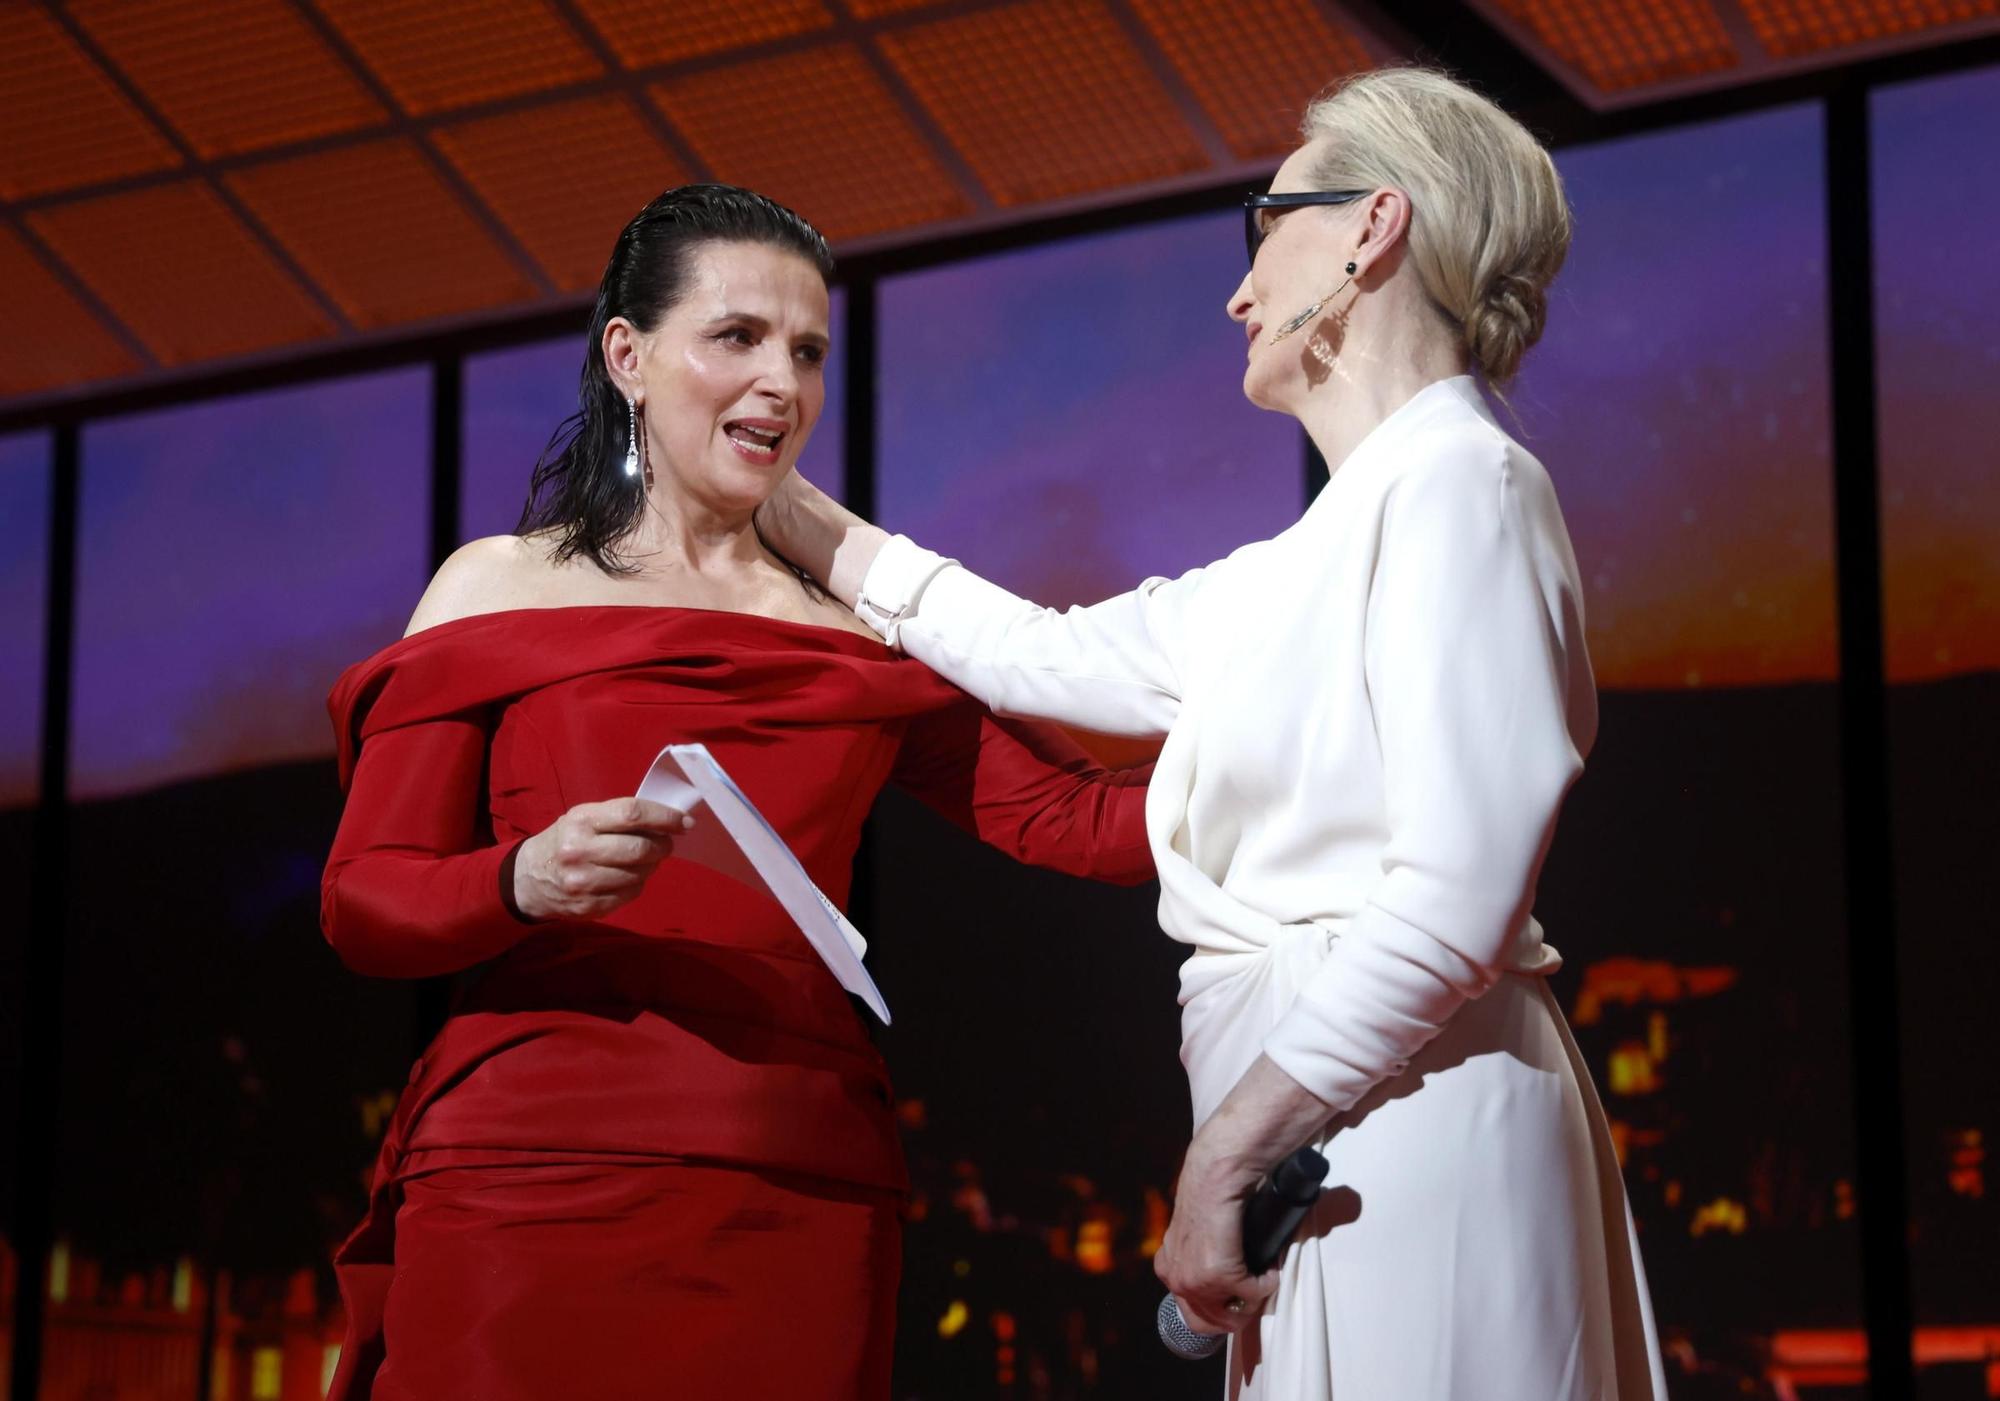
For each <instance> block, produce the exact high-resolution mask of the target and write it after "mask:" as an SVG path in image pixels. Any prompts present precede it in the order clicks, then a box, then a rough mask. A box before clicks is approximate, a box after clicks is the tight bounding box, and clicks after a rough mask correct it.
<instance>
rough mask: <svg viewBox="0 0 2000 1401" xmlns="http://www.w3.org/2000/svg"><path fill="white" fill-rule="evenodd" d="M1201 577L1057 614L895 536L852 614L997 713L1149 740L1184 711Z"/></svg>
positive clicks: (1147, 585)
mask: <svg viewBox="0 0 2000 1401" xmlns="http://www.w3.org/2000/svg"><path fill="white" fill-rule="evenodd" d="M1202 573H1203V571H1202V570H1199V569H1196V570H1193V571H1190V572H1189V573H1187V574H1184V575H1182V576H1181V577H1180V578H1178V579H1172V580H1169V579H1148V580H1146V582H1144V583H1143V584H1141V585H1139V587H1138V588H1136V589H1134V590H1132V591H1131V592H1130V593H1125V594H1120V595H1118V596H1117V597H1116V598H1111V599H1106V600H1105V601H1104V602H1103V603H1096V604H1092V605H1090V606H1089V607H1080V608H1071V609H1068V610H1067V611H1064V612H1057V611H1056V610H1055V609H1052V608H1042V607H1039V606H1038V605H1036V604H1033V603H1030V602H1028V601H1027V600H1026V599H1023V598H1017V597H1015V596H1014V595H1013V594H1011V593H1008V592H1007V591H1006V590H1005V589H1003V588H1000V587H999V586H998V585H996V584H990V583H988V582H987V581H986V580H984V579H982V578H980V577H979V576H978V575H976V574H974V573H972V572H971V571H970V570H968V569H966V568H965V567H964V566H962V565H960V564H959V563H958V562H957V561H955V560H949V559H946V558H944V557H943V556H942V555H938V554H934V553H933V552H931V551H930V550H926V549H923V548H921V547H920V546H918V545H917V544H916V543H914V542H913V541H911V540H910V539H908V538H907V537H905V536H901V535H898V536H895V537H894V538H893V539H891V540H890V541H889V543H888V544H886V545H884V546H883V547H882V551H881V553H880V554H878V555H877V556H876V557H875V562H874V564H873V565H871V566H870V567H869V570H868V575H867V577H866V578H865V579H863V580H862V582H861V596H860V597H859V598H858V599H857V600H856V601H855V605H854V611H855V612H856V613H857V614H859V615H860V616H861V618H862V619H863V620H865V621H866V622H867V623H868V624H869V625H870V626H871V627H873V628H874V629H875V630H876V631H877V632H879V633H880V634H881V635H882V638H883V640H884V641H886V642H887V643H888V644H889V645H890V646H892V647H896V648H899V649H900V650H902V651H903V652H905V653H907V654H908V655H910V656H912V657H915V658H917V659H918V660H919V661H921V662H923V663H924V664H925V665H926V666H929V667H930V668H931V669H932V670H933V671H936V672H938V673H939V674H940V675H942V676H944V677H945V678H946V679H947V680H949V681H951V682H952V683H953V684H954V685H956V686H958V687H959V688H960V689H961V690H964V691H966V692H969V693H970V694H971V695H973V696H975V697H977V698H978V699H979V700H980V701H983V702H984V703H985V704H986V705H987V707H988V708H989V709H992V710H994V711H997V712H999V713H1000V714H1003V715H1021V716H1035V717H1039V718H1042V719H1049V720H1059V721H1061V722H1063V723H1064V724H1068V725H1076V726H1079V727H1081V728H1083V729H1089V730H1096V731H1098V732H1099V733H1102V734H1114V735H1137V736H1149V737H1151V736H1159V735H1163V734H1165V733H1166V732H1167V728H1168V727H1169V726H1170V725H1172V724H1173V722H1174V717H1175V715H1177V714H1178V713H1179V711H1180V698H1181V695H1182V694H1183V686H1182V679H1181V678H1182V675H1183V665H1182V640H1183V637H1184V635H1185V632H1186V612H1187V606H1188V602H1189V600H1190V599H1191V598H1192V597H1193V595H1194V593H1195V591H1196V590H1197V589H1198V588H1199V587H1200V581H1201V576H1202Z"/></svg>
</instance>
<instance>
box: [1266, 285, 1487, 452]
mask: <svg viewBox="0 0 2000 1401" xmlns="http://www.w3.org/2000/svg"><path fill="white" fill-rule="evenodd" d="M1369 310H1371V311H1379V312H1380V313H1383V314H1378V315H1377V316H1376V317H1375V318H1374V319H1373V321H1372V323H1370V322H1363V323H1361V324H1354V323H1352V322H1350V323H1349V325H1348V327H1347V328H1346V333H1345V335H1344V336H1343V337H1342V338H1341V340H1340V342H1339V343H1338V346H1337V348H1334V347H1332V346H1329V347H1328V352H1329V353H1328V354H1327V355H1326V357H1325V358H1326V361H1327V373H1326V374H1325V375H1324V376H1322V377H1320V378H1318V379H1317V380H1315V381H1313V382H1310V383H1309V384H1308V385H1307V386H1306V387H1305V389H1304V390H1303V391H1302V392H1301V394H1300V396H1299V399H1300V402H1299V403H1298V404H1297V405H1296V406H1294V408H1293V411H1292V412H1293V417H1295V418H1297V419H1298V420H1299V422H1300V423H1301V424H1303V425H1304V427H1305V430H1306V434H1307V436H1309V437H1310V438H1311V439H1312V441H1313V446H1314V447H1316V448H1318V449H1319V453H1320V456H1321V457H1323V458H1325V459H1326V465H1327V470H1328V471H1329V472H1337V471H1339V470H1340V465H1341V464H1342V463H1343V462H1345V461H1347V459H1348V458H1349V457H1351V456H1352V455H1353V453H1354V450H1355V449H1356V448H1357V447H1359V446H1361V441H1362V439H1364V438H1366V437H1367V436H1368V435H1369V434H1370V433H1372V432H1374V431H1375V430H1376V429H1377V428H1378V427H1380V426H1381V425H1382V423H1383V421H1384V420H1386V419H1387V418H1388V417H1389V415H1391V414H1393V413H1395V412H1396V410H1398V409H1400V408H1401V407H1403V405H1405V404H1407V403H1409V402H1410V400H1411V399H1413V398H1415V397H1416V396H1417V395H1418V394H1419V393H1421V392H1422V391H1423V390H1424V389H1425V388H1427V387H1428V386H1430V385H1433V384H1435V383H1437V382H1438V381H1439V380H1441V379H1451V378H1452V377H1453V376H1456V375H1462V374H1464V373H1466V365H1467V362H1466V353H1465V350H1464V348H1463V347H1462V345H1461V344H1460V342H1459V340H1458V338H1457V337H1456V336H1454V335H1452V334H1451V332H1450V331H1449V330H1448V329H1447V328H1446V327H1445V326H1444V324H1443V323H1442V322H1441V321H1440V320H1439V318H1438V315H1437V313H1436V312H1435V311H1434V310H1433V309H1432V308H1431V306H1430V304H1429V302H1428V301H1425V302H1424V303H1422V304H1421V305H1420V306H1406V307H1404V308H1401V309H1392V308H1389V307H1380V308H1377V307H1370V308H1369ZM1323 344H1325V343H1324V342H1323Z"/></svg>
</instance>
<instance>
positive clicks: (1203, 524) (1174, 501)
mask: <svg viewBox="0 0 2000 1401" xmlns="http://www.w3.org/2000/svg"><path fill="white" fill-rule="evenodd" d="M1242 277H1243V237H1242V232H1241V220H1240V218H1239V216H1237V215H1236V214H1233V213H1232V214H1212V215H1202V216H1200V217H1197V218H1193V219H1183V220H1176V221H1174V222H1171V223H1162V224H1153V225H1148V226H1147V227H1145V228H1141V229H1136V230H1133V231H1130V232H1119V233H1112V234H1103V235H1098V236H1095V237H1091V238H1086V239H1078V240H1076V241H1073V242H1066V243H1061V244H1056V245H1052V246H1048V247H1043V248H1035V249H1030V250H1027V251H1025V252H1021V253H1010V254H1004V255H1000V256H996V257H991V258H984V259H980V260H978V261H976V262H970V263H960V264H955V265H953V266H950V267H944V268H939V269H936V270H934V271H926V272H918V273H910V274H907V275H905V276H902V277H897V278H892V279H887V280H885V281H884V282H883V283H882V286H881V298H882V300H881V312H880V317H881V330H880V339H881V354H882V364H883V366H884V367H885V369H884V372H883V375H882V383H881V386H880V390H879V393H880V395H881V401H880V402H881V420H880V452H879V459H878V460H879V467H878V475H877V483H876V493H877V503H878V509H879V514H880V517H881V520H882V523H883V524H884V525H885V526H887V527H888V528H890V529H892V530H900V531H905V532H907V533H909V534H910V535H912V536H914V537H915V538H916V539H918V540H919V541H921V542H923V543H924V544H926V545H929V546H931V547H932V548H935V549H939V550H944V551H948V552H950V553H951V554H953V555H955V556H957V557H958V558H960V559H962V560H964V561H965V563H966V564H967V565H969V566H970V567H972V568H973V569H976V570H978V571H979V572H981V573H983V574H986V575H989V576H990V577H992V578H993V579H995V580H997V581H998V582H1000V583H1003V584H1005V585H1006V586H1007V587H1009V588H1012V589H1015V590H1017V591H1019V592H1021V593H1024V594H1026V595H1027V596H1029V597H1031V598H1034V599H1036V600H1037V601H1039V602H1042V603H1047V604H1052V605H1063V604H1069V603H1076V602H1086V601H1095V600H1097V599H1100V598H1104V597H1106V596H1108V595H1110V594H1114V593H1117V592H1119V591H1121V590H1123V589H1128V588H1131V587H1132V586H1133V585H1135V584H1137V583H1138V582H1139V581H1140V580H1141V579H1144V578H1145V577H1147V576H1148V575H1152V574H1168V575H1172V574H1178V573H1181V572H1182V571H1184V570H1187V569H1191V568H1193V567H1195V566H1196V565H1201V564H1206V563H1208V562H1209V561H1211V560H1213V559H1215V558H1217V557H1219V556H1221V555H1224V554H1227V553H1228V552H1229V551H1230V550H1232V549H1234V548H1235V547H1236V546H1238V545H1241V544H1243V543H1245V542H1246V541H1250V540H1257V539H1261V538H1264V537H1266V536H1269V535H1272V534H1274V533H1276V532H1277V531H1279V530H1282V529H1284V528H1285V526H1287V525H1289V524H1290V523H1291V522H1292V521H1293V520H1295V519H1297V517H1298V514H1299V512H1300V510H1301V509H1302V508H1303V506H1304V502H1305V466H1304V443H1303V439H1302V438H1301V436H1300V433H1299V428H1298V425H1297V424H1296V423H1294V422H1293V421H1292V420H1291V419H1289V418H1286V417H1283V416H1281V415H1278V414H1270V413H1264V412H1261V411H1259V410H1257V409H1255V408H1252V407H1251V406H1250V404H1249V403H1247V402H1246V401H1245V400H1244V398H1243V394H1242V388H1241V386H1242V377H1243V335H1242V331H1241V330H1240V329H1239V328H1238V327H1236V326H1235V325H1234V324H1232V323H1231V322H1230V321H1229V320H1228V319H1227V318H1226V316H1225V315H1224V312H1223V305H1224V302H1225V300H1226V299H1227V297H1228V296H1229V294H1230V293H1231V292H1232V291H1234V290H1235V288H1236V285H1237V283H1238V282H1239V281H1241V279H1242Z"/></svg>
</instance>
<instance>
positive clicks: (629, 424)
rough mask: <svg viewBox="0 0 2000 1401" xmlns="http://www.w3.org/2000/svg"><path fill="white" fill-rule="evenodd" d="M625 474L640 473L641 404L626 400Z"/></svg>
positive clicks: (634, 474) (631, 475)
mask: <svg viewBox="0 0 2000 1401" xmlns="http://www.w3.org/2000/svg"><path fill="white" fill-rule="evenodd" d="M625 475H626V476H628V477H636V476H638V475H639V405H638V404H637V403H636V402H635V401H633V400H631V399H627V400H626V401H625Z"/></svg>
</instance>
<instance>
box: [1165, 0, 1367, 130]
mask: <svg viewBox="0 0 2000 1401" xmlns="http://www.w3.org/2000/svg"><path fill="white" fill-rule="evenodd" d="M1132 8H1133V9H1134V10H1136V11H1137V12H1138V14H1139V18H1140V19H1142V20H1144V21H1145V23H1146V27H1147V28H1148V29H1150V30H1152V31H1153V35H1154V37H1155V38H1156V39H1158V40H1159V42H1160V47H1161V48H1162V49H1164V50H1165V51H1166V55H1167V57H1168V58H1169V59H1171V60H1172V61H1173V65H1174V68H1175V71H1177V72H1178V73H1179V74H1180V75H1181V80H1182V81H1183V82H1185V83H1186V84H1187V85H1188V87H1189V88H1190V89H1191V90H1192V91H1193V92H1194V95H1195V96H1196V97H1197V98H1199V99H1200V101H1201V105H1202V107H1203V109H1204V110H1206V111H1207V113H1208V116H1209V120H1210V121H1212V122H1214V123H1215V126H1216V130H1218V131H1220V132H1221V133H1222V139H1223V140H1224V141H1226V142H1228V143H1229V149H1230V150H1231V151H1232V152H1234V153H1235V154H1236V155H1237V156H1238V157H1240V158H1241V159H1243V160H1255V159H1257V158H1258V157H1261V156H1282V155H1285V154H1287V153H1289V152H1290V151H1291V150H1292V149H1293V148H1294V147H1295V146H1297V145H1298V144H1299V118H1300V116H1301V115H1302V114H1303V113H1304V112H1305V108H1306V103H1308V102H1309V101H1311V100H1312V99H1313V98H1314V97H1315V96H1317V95H1318V94H1319V92H1320V91H1321V90H1322V89H1323V88H1325V87H1326V86H1327V85H1328V84H1329V83H1331V82H1333V81H1334V80H1335V79H1336V78H1341V77H1345V76H1346V75H1347V74H1349V73H1355V72H1359V71H1360V70H1361V69H1364V68H1371V67H1373V66H1374V64H1373V61H1372V60H1371V59H1370V58H1369V56H1368V50H1367V49H1365V48H1364V47H1362V44H1361V40H1360V38H1359V36H1357V35H1355V34H1354V33H1352V32H1351V31H1349V30H1347V29H1345V28H1343V27H1341V26H1340V25H1338V24H1336V23H1335V22H1334V21H1333V20H1331V19H1329V18H1328V17H1327V15H1326V13H1325V12H1324V11H1322V10H1321V9H1320V8H1319V6H1317V5H1315V4H1312V3H1311V0H1263V3H1259V4H1255V5H1242V4H1234V3H1230V0H1132Z"/></svg>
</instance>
